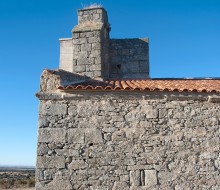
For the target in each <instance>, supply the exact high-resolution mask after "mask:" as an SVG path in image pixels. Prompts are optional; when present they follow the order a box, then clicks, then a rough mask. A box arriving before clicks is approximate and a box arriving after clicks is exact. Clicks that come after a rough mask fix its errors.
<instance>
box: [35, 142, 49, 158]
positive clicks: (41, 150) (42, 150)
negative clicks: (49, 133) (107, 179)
mask: <svg viewBox="0 0 220 190" xmlns="http://www.w3.org/2000/svg"><path fill="white" fill-rule="evenodd" d="M48 151H49V148H48V146H47V144H46V143H39V144H38V147H37V155H38V156H42V155H45V154H47V153H48Z"/></svg>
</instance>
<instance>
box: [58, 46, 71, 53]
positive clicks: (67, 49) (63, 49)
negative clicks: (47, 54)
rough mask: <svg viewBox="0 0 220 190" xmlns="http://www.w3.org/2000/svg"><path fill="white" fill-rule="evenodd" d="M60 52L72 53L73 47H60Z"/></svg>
mask: <svg viewBox="0 0 220 190" xmlns="http://www.w3.org/2000/svg"><path fill="white" fill-rule="evenodd" d="M60 53H61V54H72V53H73V47H61V48H60Z"/></svg>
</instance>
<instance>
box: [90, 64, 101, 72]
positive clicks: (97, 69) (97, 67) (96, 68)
mask: <svg viewBox="0 0 220 190" xmlns="http://www.w3.org/2000/svg"><path fill="white" fill-rule="evenodd" d="M91 69H92V71H101V64H97V65H96V64H95V65H92V66H91Z"/></svg>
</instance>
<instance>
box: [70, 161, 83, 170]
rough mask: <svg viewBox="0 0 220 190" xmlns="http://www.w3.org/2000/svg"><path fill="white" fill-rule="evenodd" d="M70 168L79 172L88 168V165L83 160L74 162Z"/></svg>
mask: <svg viewBox="0 0 220 190" xmlns="http://www.w3.org/2000/svg"><path fill="white" fill-rule="evenodd" d="M68 168H69V169H70V170H79V169H85V168H86V164H85V162H84V161H83V160H73V161H72V162H71V163H70V164H69V166H68Z"/></svg>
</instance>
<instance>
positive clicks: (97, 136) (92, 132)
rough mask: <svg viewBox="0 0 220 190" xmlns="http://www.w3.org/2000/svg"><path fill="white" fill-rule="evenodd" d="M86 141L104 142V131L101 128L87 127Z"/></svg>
mask: <svg viewBox="0 0 220 190" xmlns="http://www.w3.org/2000/svg"><path fill="white" fill-rule="evenodd" d="M85 142H86V143H102V142H103V138H102V133H101V131H100V130H99V129H94V128H85Z"/></svg>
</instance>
